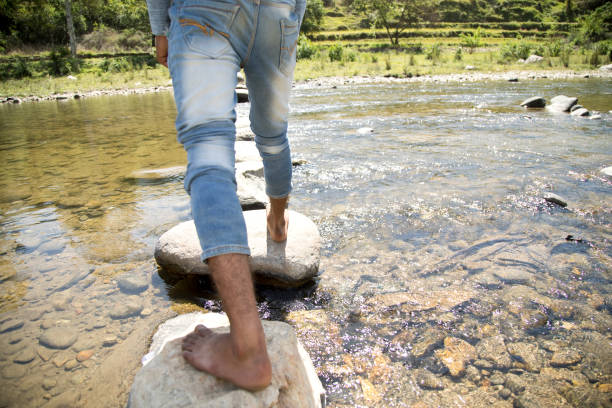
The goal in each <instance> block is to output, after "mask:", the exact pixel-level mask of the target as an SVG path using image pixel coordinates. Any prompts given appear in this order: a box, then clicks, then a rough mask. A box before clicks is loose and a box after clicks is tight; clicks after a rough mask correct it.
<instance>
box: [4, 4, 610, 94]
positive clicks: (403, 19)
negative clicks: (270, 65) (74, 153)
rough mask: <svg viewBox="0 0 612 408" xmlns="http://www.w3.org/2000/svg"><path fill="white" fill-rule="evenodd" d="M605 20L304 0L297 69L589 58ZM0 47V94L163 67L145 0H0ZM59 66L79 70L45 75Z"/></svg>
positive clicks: (585, 10)
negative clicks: (72, 45) (72, 44)
mask: <svg viewBox="0 0 612 408" xmlns="http://www.w3.org/2000/svg"><path fill="white" fill-rule="evenodd" d="M67 3H68V4H69V5H70V7H71V10H72V20H73V25H74V29H75V33H76V38H77V41H78V48H77V51H78V53H77V54H78V55H77V57H73V56H71V55H70V53H69V52H68V51H67V50H68V34H67V33H68V29H67V23H66V4H67ZM611 31H612V2H608V1H606V0H543V1H530V0H343V1H341V0H309V1H308V6H307V11H306V17H305V20H304V24H303V26H302V32H303V34H302V35H301V36H300V40H299V43H298V59H299V62H298V67H297V71H296V78H298V79H304V78H311V77H317V76H326V75H361V74H373V75H393V76H411V75H421V74H433V73H447V72H457V71H462V70H464V68H465V66H467V65H469V66H472V69H476V70H493V71H500V70H504V69H520V68H521V65H520V63H518V60H519V59H526V58H527V57H529V55H531V54H538V55H540V56H542V57H544V60H542V61H540V62H539V63H538V64H537V65H536V66H535V67H537V68H540V69H551V68H552V69H564V68H568V67H571V68H573V69H581V68H589V67H596V66H597V65H599V64H604V63H610V60H611V58H612V55H611V54H612V33H611ZM0 51H2V53H3V54H4V56H3V57H0V80H2V81H4V82H5V83H2V84H0V95H4V94H7V93H9V92H14V91H15V90H16V89H17V90H19V89H21V91H20V92H31V93H36V92H37V89H40V88H41V87H42V88H44V92H48V91H51V90H53V91H54V92H61V91H64V90H66V89H82V88H95V87H96V85H97V86H98V87H105V86H112V87H117V86H122V84H124V86H132V85H133V84H136V86H137V84H148V85H150V84H151V83H155V81H163V82H164V84H165V83H166V82H167V78H168V77H167V73H166V71H164V69H162V68H159V66H158V65H156V63H155V60H154V59H153V58H152V57H151V55H152V44H151V35H150V30H149V22H148V14H147V9H146V2H145V1H144V0H0ZM517 64H519V65H517ZM523 67H524V66H523ZM77 74H78V75H77ZM67 75H77V77H78V78H77V79H76V80H74V79H72V80H71V81H60V82H58V83H61V85H57V84H51V83H50V82H49V81H52V78H56V77H58V78H59V77H65V76H67ZM85 77H86V78H87V80H83V79H82V78H85ZM24 80H27V89H28V90H27V91H25V90H23V89H22V88H23V81H24ZM6 81H9V82H6ZM10 81H17V82H10ZM19 81H21V82H19ZM83 81H85V83H83ZM41 84H44V86H43V85H41ZM79 87H81V88H79Z"/></svg>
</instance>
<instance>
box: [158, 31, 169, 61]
mask: <svg viewBox="0 0 612 408" xmlns="http://www.w3.org/2000/svg"><path fill="white" fill-rule="evenodd" d="M155 59H156V60H157V62H159V63H160V64H162V65H163V66H165V67H166V68H168V37H166V36H165V35H156V36H155Z"/></svg>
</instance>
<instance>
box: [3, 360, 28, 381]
mask: <svg viewBox="0 0 612 408" xmlns="http://www.w3.org/2000/svg"><path fill="white" fill-rule="evenodd" d="M27 372H28V369H27V368H26V366H24V365H22V364H10V365H8V366H5V367H4V368H3V369H2V377H4V379H6V380H11V379H15V378H21V377H23V376H24V375H26V373H27Z"/></svg>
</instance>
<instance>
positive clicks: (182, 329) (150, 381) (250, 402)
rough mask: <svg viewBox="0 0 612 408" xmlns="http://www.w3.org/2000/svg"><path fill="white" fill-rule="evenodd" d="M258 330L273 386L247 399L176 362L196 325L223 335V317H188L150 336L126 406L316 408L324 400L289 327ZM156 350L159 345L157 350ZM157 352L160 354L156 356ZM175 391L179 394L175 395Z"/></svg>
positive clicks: (244, 393) (266, 325) (226, 324)
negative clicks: (262, 336)
mask: <svg viewBox="0 0 612 408" xmlns="http://www.w3.org/2000/svg"><path fill="white" fill-rule="evenodd" d="M262 323H263V328H264V333H265V337H266V343H267V347H268V355H269V357H270V361H271V363H272V383H271V384H270V385H269V386H268V387H267V388H265V389H263V390H261V391H258V392H255V393H251V392H247V391H244V390H241V389H239V388H237V387H235V386H233V385H231V384H230V383H228V382H225V381H220V380H218V379H216V378H215V377H213V376H212V375H210V374H207V373H204V372H201V371H198V370H196V369H194V368H193V367H192V366H190V365H189V364H188V363H187V362H186V361H185V360H184V359H183V358H182V356H181V353H182V350H181V339H180V337H182V336H183V335H184V333H188V332H189V331H191V330H193V328H194V327H195V326H196V325H197V324H204V325H205V326H207V327H209V328H211V329H212V330H214V331H217V332H228V331H229V322H228V321H227V319H226V318H224V316H220V315H217V316H215V314H212V313H208V314H201V313H191V314H187V315H182V316H179V317H177V318H175V319H174V321H170V322H169V325H170V326H172V330H168V329H165V328H163V325H162V329H161V332H158V333H159V334H156V335H155V336H154V338H155V340H154V344H153V345H152V353H151V354H156V353H157V354H156V355H155V356H154V357H153V356H150V358H151V359H150V360H149V361H148V362H147V363H146V365H145V366H144V367H143V368H142V369H141V370H140V371H139V372H138V374H137V375H136V378H135V379H134V384H133V386H132V389H131V392H130V402H129V405H130V406H131V407H134V408H139V407H142V408H145V407H146V408H149V407H182V406H193V405H198V406H202V407H218V406H236V407H238V406H240V407H271V406H278V407H279V408H280V407H286V408H290V407H291V408H293V407H296V408H298V407H313V408H316V407H321V406H322V401H324V400H325V397H324V395H325V394H324V391H323V387H322V386H321V383H320V382H319V379H318V378H317V377H316V374H315V372H314V368H313V366H312V362H311V361H310V358H309V357H308V355H307V354H306V353H305V352H304V351H303V349H302V351H301V352H300V349H301V346H300V345H299V343H298V340H297V338H296V336H295V333H294V332H293V329H292V328H291V326H289V325H288V324H286V323H281V322H268V321H264V322H262ZM159 344H164V345H163V346H161V347H160V346H159ZM158 350H159V351H158ZM177 391H178V392H177Z"/></svg>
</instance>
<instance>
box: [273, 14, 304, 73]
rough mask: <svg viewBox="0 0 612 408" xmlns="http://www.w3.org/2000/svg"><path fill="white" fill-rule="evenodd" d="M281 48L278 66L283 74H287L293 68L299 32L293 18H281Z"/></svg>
mask: <svg viewBox="0 0 612 408" xmlns="http://www.w3.org/2000/svg"><path fill="white" fill-rule="evenodd" d="M280 23H281V49H280V59H279V62H278V68H279V69H280V70H281V71H282V73H283V74H285V75H287V76H289V75H291V73H292V72H293V69H294V68H295V62H296V48H297V42H298V36H299V34H300V27H299V21H298V19H297V16H296V18H295V19H293V20H291V19H281V20H280Z"/></svg>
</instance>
